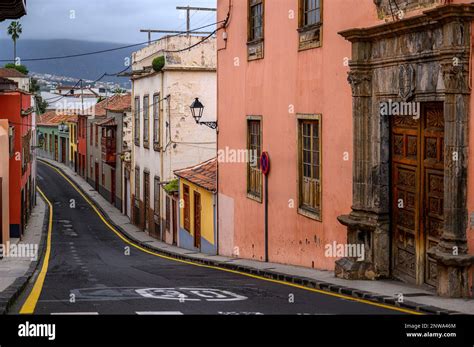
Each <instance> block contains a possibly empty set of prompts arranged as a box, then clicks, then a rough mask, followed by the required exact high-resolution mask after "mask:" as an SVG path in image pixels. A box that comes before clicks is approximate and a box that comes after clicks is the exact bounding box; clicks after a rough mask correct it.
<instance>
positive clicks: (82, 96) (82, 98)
mask: <svg viewBox="0 0 474 347" xmlns="http://www.w3.org/2000/svg"><path fill="white" fill-rule="evenodd" d="M81 109H82V114H84V86H83V84H82V78H81Z"/></svg>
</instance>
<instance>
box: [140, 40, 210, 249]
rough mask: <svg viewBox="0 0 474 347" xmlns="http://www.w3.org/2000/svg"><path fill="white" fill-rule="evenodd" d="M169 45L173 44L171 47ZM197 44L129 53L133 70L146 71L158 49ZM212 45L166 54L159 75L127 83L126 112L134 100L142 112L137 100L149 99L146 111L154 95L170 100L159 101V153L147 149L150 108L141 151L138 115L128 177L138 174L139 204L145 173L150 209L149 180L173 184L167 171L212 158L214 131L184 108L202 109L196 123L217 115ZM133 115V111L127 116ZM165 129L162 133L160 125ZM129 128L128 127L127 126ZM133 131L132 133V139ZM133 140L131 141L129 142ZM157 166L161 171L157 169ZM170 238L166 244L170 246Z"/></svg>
mask: <svg viewBox="0 0 474 347" xmlns="http://www.w3.org/2000/svg"><path fill="white" fill-rule="evenodd" d="M173 40H177V41H176V42H173ZM199 40H201V38H196V37H191V38H189V37H176V38H173V39H171V38H166V39H164V40H161V41H159V42H158V43H157V44H154V45H151V46H148V47H146V48H145V49H143V50H141V51H139V52H137V53H135V54H134V55H133V58H134V62H135V64H134V66H133V69H134V70H139V69H141V68H142V67H144V66H147V64H148V65H151V62H152V60H153V58H154V57H155V56H159V55H162V54H164V53H163V52H162V51H161V50H162V49H168V50H173V49H179V47H187V46H188V45H189V44H192V43H195V42H198V41H199ZM215 49H216V46H215V39H212V40H210V41H206V42H205V43H203V44H202V45H198V46H197V47H196V48H195V49H192V50H191V51H185V52H182V53H179V54H178V53H172V54H171V53H169V54H167V56H166V59H167V63H166V65H165V68H164V70H163V71H162V72H159V73H152V74H150V75H149V76H146V77H141V78H139V79H135V80H133V94H132V109H134V105H135V97H139V98H140V109H143V96H145V95H149V100H150V105H151V104H152V103H153V95H154V94H155V93H160V99H163V98H164V97H166V96H167V95H170V100H169V101H168V100H163V101H162V104H161V105H160V106H161V107H160V109H161V110H162V112H161V114H160V116H161V122H160V124H162V125H163V126H162V127H161V129H160V134H161V144H162V146H163V152H156V151H155V150H154V149H153V107H150V110H149V122H150V123H149V129H150V132H149V133H150V148H149V149H145V148H144V147H143V129H144V126H143V125H144V124H143V114H141V116H140V146H139V147H137V146H134V150H133V163H132V172H131V174H132V176H134V175H135V167H136V166H138V167H139V168H140V182H141V184H140V189H141V191H140V200H142V201H143V190H144V183H143V171H144V170H148V171H149V172H150V203H151V206H153V205H154V178H155V176H158V177H160V178H161V181H169V180H172V179H173V178H175V176H174V173H173V171H174V170H177V169H183V168H186V167H189V166H194V165H196V164H199V163H201V162H203V161H206V160H208V159H211V158H213V157H215V156H216V147H217V146H216V139H217V136H216V135H217V134H216V130H212V129H210V128H208V127H206V126H201V125H198V124H196V122H195V120H194V119H193V117H192V116H191V110H190V108H189V106H190V105H191V104H192V102H193V101H194V98H196V97H198V98H199V99H200V100H201V102H202V103H203V104H204V106H205V110H204V116H203V119H202V121H213V120H215V119H216V113H217V111H216V110H217V76H216V72H215V56H216V50H215ZM132 113H133V110H132ZM167 123H168V124H169V125H170V127H167V126H166V124H167ZM132 124H133V126H135V123H134V121H132ZM134 133H135V129H133V134H134ZM133 138H134V137H133ZM162 161H163V169H162V167H161V166H162ZM132 182H133V185H132V189H131V190H132V193H133V194H134V193H135V177H133V179H132ZM161 195H162V199H161V217H162V218H164V216H165V208H166V204H165V203H166V201H165V196H166V195H165V194H163V193H162V194H161ZM171 237H172V235H171V233H170V234H169V235H167V242H171Z"/></svg>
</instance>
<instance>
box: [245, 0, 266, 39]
mask: <svg viewBox="0 0 474 347" xmlns="http://www.w3.org/2000/svg"><path fill="white" fill-rule="evenodd" d="M248 27H249V29H248V30H249V37H248V39H249V41H254V40H259V39H262V38H263V0H249V23H248Z"/></svg>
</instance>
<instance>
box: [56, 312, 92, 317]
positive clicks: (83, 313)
mask: <svg viewBox="0 0 474 347" xmlns="http://www.w3.org/2000/svg"><path fill="white" fill-rule="evenodd" d="M98 315H99V312H63V313H51V316H98Z"/></svg>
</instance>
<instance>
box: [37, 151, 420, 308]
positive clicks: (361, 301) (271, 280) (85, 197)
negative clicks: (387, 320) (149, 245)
mask: <svg viewBox="0 0 474 347" xmlns="http://www.w3.org/2000/svg"><path fill="white" fill-rule="evenodd" d="M40 161H41V162H42V163H44V164H45V165H47V166H49V167H50V168H52V169H53V170H55V171H56V172H57V173H58V174H59V175H61V176H62V177H63V178H64V179H65V180H66V181H67V182H68V183H69V184H70V185H71V186H72V187H73V188H74V189H75V190H76V191H77V192H78V193H79V194H80V195H81V196H82V197H83V198H84V200H85V201H86V202H87V203H88V204H89V205H90V206H91V207H92V209H93V210H94V211H95V213H96V214H97V215H98V216H99V218H100V219H101V220H102V222H103V223H104V224H105V225H106V226H107V227H108V228H109V229H110V230H111V231H112V232H113V233H115V234H116V235H117V236H118V237H119V238H120V239H122V241H124V242H125V243H127V244H129V245H130V246H132V247H134V248H136V249H139V250H140V251H142V252H144V253H148V254H151V255H153V256H155V257H159V258H162V259H167V260H171V261H174V262H179V263H183V264H188V265H193V266H198V267H202V268H207V269H213V270H219V271H224V272H229V273H233V274H239V275H242V276H246V277H251V278H254V279H258V280H262V281H267V282H272V283H278V284H282V285H285V286H289V287H294V288H298V289H303V290H306V291H310V292H314V293H319V294H324V295H329V296H333V297H337V298H340V299H345V300H349V301H355V302H359V303H363V304H367V305H371V306H377V307H381V308H385V309H388V310H392V311H398V312H403V313H407V314H413V315H423V313H421V312H417V311H413V310H410V309H405V308H401V307H396V306H390V305H386V304H382V303H377V302H373V301H369V300H366V299H360V298H354V297H352V296H348V295H344V294H338V293H332V292H327V291H324V290H320V289H314V288H309V287H305V286H302V285H299V284H295V283H290V282H285V281H280V280H275V279H271V278H266V277H262V276H258V275H253V274H249V273H245V272H240V271H236V270H230V269H225V268H221V267H218V266H212V265H205V264H199V263H195V262H192V261H188V260H182V259H176V258H173V257H169V256H166V255H162V254H159V253H157V252H153V251H150V250H148V249H146V248H143V247H141V246H139V245H137V244H135V243H133V242H131V241H130V240H129V239H127V238H126V237H125V236H123V235H122V233H121V232H119V231H118V230H116V229H115V228H114V227H113V226H112V225H111V224H110V223H109V222H108V221H107V220H106V219H105V217H104V216H103V215H102V213H101V212H100V211H99V209H98V208H97V207H96V206H95V204H94V203H93V202H92V201H91V200H90V199H89V198H88V197H87V196H86V195H84V194H83V193H82V191H81V190H80V189H79V188H78V187H77V185H76V184H75V183H74V182H72V181H71V180H70V179H69V177H67V176H66V175H65V174H63V173H62V172H61V170H59V169H58V168H56V167H55V166H53V165H51V164H49V163H47V162H44V161H42V160H40Z"/></svg>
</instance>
